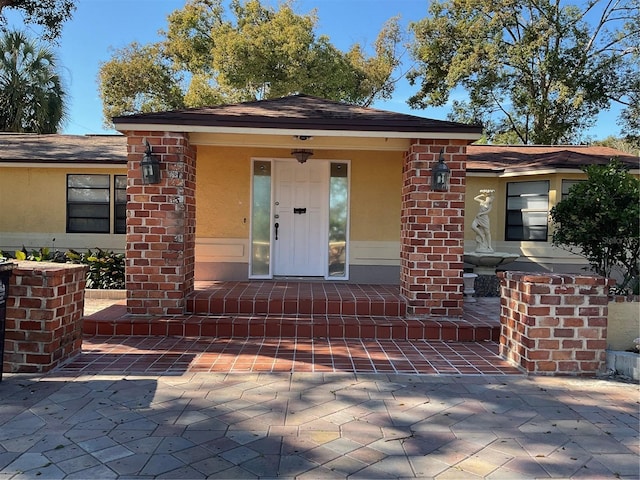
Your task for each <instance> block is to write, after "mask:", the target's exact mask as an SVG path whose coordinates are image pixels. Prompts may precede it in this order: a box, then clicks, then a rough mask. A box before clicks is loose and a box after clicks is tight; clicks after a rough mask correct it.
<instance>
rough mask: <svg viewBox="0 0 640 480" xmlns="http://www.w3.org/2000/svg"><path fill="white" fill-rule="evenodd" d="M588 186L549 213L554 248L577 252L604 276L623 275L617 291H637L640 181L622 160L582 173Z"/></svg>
mask: <svg viewBox="0 0 640 480" xmlns="http://www.w3.org/2000/svg"><path fill="white" fill-rule="evenodd" d="M584 171H585V172H586V173H587V181H585V182H579V183H577V184H575V185H573V186H572V187H571V189H570V190H569V195H568V196H567V197H566V198H564V199H562V201H560V203H558V204H557V205H556V206H555V207H553V208H552V209H551V218H552V219H553V222H554V232H553V244H554V245H556V246H561V247H565V248H568V249H572V248H577V249H578V251H579V253H580V254H581V255H583V256H584V257H585V258H586V259H587V260H588V261H589V264H590V265H591V268H592V269H593V270H594V271H595V272H596V273H598V274H599V275H603V276H605V277H610V276H611V275H612V272H613V271H614V270H615V269H618V270H619V273H621V277H622V279H621V280H622V281H621V282H620V284H619V288H620V289H622V290H624V289H626V288H630V289H636V290H637V288H638V280H639V278H638V275H639V273H640V272H639V268H640V222H639V221H638V219H639V218H640V180H638V179H637V178H635V177H634V176H633V175H631V174H630V173H629V172H627V169H626V168H625V167H624V165H623V164H622V163H621V162H620V161H618V160H615V159H614V160H612V161H611V162H610V163H609V164H608V165H591V166H588V167H586V168H585V169H584Z"/></svg>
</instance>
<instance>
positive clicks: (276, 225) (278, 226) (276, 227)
mask: <svg viewBox="0 0 640 480" xmlns="http://www.w3.org/2000/svg"><path fill="white" fill-rule="evenodd" d="M273 227H274V229H275V231H276V240H277V239H278V228H280V224H279V223H278V222H276V223H275V225H274V226H273Z"/></svg>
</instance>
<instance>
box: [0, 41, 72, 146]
mask: <svg viewBox="0 0 640 480" xmlns="http://www.w3.org/2000/svg"><path fill="white" fill-rule="evenodd" d="M0 52H2V55H1V56H0V131H3V132H26V133H56V132H57V131H58V128H59V127H60V126H61V125H62V123H63V121H64V118H65V100H66V91H65V90H64V88H63V86H62V80H61V77H60V75H59V74H58V67H57V65H56V57H55V56H54V54H53V53H52V52H51V50H49V49H48V48H47V47H44V46H42V45H40V44H39V43H37V42H35V41H33V40H30V39H29V38H28V37H27V36H26V35H25V34H24V33H22V32H9V33H6V34H5V35H4V36H2V37H0Z"/></svg>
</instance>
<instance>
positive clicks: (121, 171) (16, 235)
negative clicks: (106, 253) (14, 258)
mask: <svg viewBox="0 0 640 480" xmlns="http://www.w3.org/2000/svg"><path fill="white" fill-rule="evenodd" d="M70 173H75V174H108V175H111V179H110V180H111V185H112V188H113V175H126V173H127V169H126V166H122V167H110V168H95V167H94V166H91V167H86V168H84V167H78V168H69V167H67V168H64V167H56V168H45V167H37V168H36V167H2V168H0V249H2V248H8V247H12V248H15V247H20V246H22V245H24V246H26V247H27V248H40V247H49V248H50V247H52V246H55V247H57V248H60V249H66V248H96V247H99V248H108V249H117V250H124V247H125V243H124V242H125V240H124V235H113V234H77V233H76V234H67V233H66V200H67V190H66V188H67V174H70ZM112 197H113V196H112ZM111 212H112V213H113V208H111ZM54 238H55V241H53V239H54Z"/></svg>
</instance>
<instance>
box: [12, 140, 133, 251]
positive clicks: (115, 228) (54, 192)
mask: <svg viewBox="0 0 640 480" xmlns="http://www.w3.org/2000/svg"><path fill="white" fill-rule="evenodd" d="M126 176H127V145H126V139H125V138H124V137H123V136H122V135H86V136H82V135H36V134H29V133H25V134H17V133H0V250H1V251H4V252H10V253H11V254H13V252H14V251H15V250H18V249H21V248H22V247H25V248H26V249H27V250H29V251H31V250H32V249H38V248H41V247H47V248H49V249H52V250H53V249H69V248H73V249H77V250H79V251H86V250H87V249H88V248H96V247H98V248H103V249H110V250H123V249H124V245H125V242H126V239H125V220H126V212H125V210H126V178H127V177H126Z"/></svg>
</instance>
